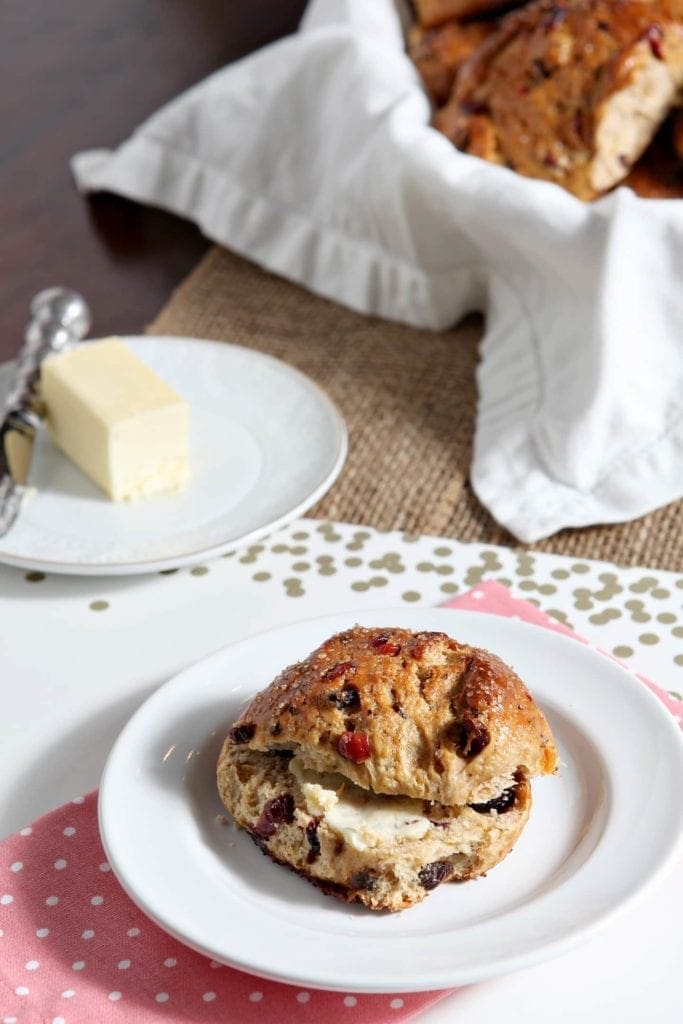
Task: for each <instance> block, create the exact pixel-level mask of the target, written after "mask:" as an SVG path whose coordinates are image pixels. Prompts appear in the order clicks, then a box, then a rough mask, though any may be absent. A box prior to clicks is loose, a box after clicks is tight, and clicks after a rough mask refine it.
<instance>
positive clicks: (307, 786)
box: [289, 757, 432, 852]
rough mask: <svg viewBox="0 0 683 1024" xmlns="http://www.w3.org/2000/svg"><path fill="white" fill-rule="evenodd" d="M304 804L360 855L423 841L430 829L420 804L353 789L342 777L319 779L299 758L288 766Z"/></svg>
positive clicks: (327, 776)
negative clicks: (408, 841)
mask: <svg viewBox="0 0 683 1024" xmlns="http://www.w3.org/2000/svg"><path fill="white" fill-rule="evenodd" d="M289 770H290V771H291V772H292V774H293V775H294V777H295V778H296V780H297V782H298V783H299V787H300V789H301V792H302V794H303V797H304V800H305V801H306V810H307V811H308V813H309V814H312V815H314V816H324V818H325V821H326V822H327V824H328V826H329V827H330V828H331V829H332V830H333V831H334V832H336V833H337V835H340V836H342V837H343V838H344V839H345V840H346V842H347V843H348V844H349V846H352V847H353V848H354V849H355V850H359V851H360V852H363V851H364V850H369V849H372V848H374V847H377V846H383V845H385V844H386V843H388V842H392V841H394V840H397V839H422V837H423V836H425V835H426V834H427V833H428V832H429V830H430V829H431V828H432V823H431V822H430V821H429V819H428V818H427V817H425V814H424V811H423V806H422V801H421V800H413V799H410V798H409V797H405V798H404V797H396V796H380V795H377V794H376V793H370V792H368V791H367V790H365V789H361V787H360V786H356V785H354V784H353V783H352V782H349V780H348V779H345V778H344V777H343V776H342V775H336V774H327V775H321V774H319V773H318V772H314V771H311V770H310V769H308V768H306V767H305V766H304V764H303V762H302V760H301V758H298V757H293V758H292V760H291V761H290V762H289Z"/></svg>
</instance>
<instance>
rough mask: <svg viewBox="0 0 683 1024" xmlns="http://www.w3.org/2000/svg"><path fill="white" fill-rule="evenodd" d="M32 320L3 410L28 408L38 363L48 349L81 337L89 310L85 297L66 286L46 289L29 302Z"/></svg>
mask: <svg viewBox="0 0 683 1024" xmlns="http://www.w3.org/2000/svg"><path fill="white" fill-rule="evenodd" d="M31 314H32V317H33V319H32V320H31V322H30V324H29V325H28V327H27V328H26V334H25V336H24V344H23V345H22V347H21V349H20V350H19V353H18V355H17V361H16V368H15V372H14V377H13V378H12V381H11V384H10V387H9V391H8V393H7V396H6V398H5V413H8V412H10V411H12V410H15V409H16V410H22V409H31V408H32V407H33V405H34V404H35V401H36V394H37V383H38V378H39V370H40V364H41V362H42V360H43V359H44V358H45V356H46V355H48V354H49V353H50V352H60V351H61V350H62V349H64V348H66V347H67V346H68V345H70V344H73V343H74V342H76V341H78V340H80V339H81V338H84V337H85V335H86V334H87V333H88V330H89V328H90V322H91V316H90V309H89V307H88V304H87V303H86V301H85V299H84V298H83V297H82V296H81V295H79V294H78V292H74V291H72V290H71V289H69V288H47V289H45V291H42V292H39V293H38V295H36V296H35V298H34V299H33V301H32V302H31Z"/></svg>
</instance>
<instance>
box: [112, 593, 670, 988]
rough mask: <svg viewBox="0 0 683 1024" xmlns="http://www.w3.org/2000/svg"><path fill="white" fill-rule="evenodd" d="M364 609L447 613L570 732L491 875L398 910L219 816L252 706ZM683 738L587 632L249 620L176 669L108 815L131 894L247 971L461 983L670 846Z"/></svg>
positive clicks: (498, 967)
mask: <svg viewBox="0 0 683 1024" xmlns="http://www.w3.org/2000/svg"><path fill="white" fill-rule="evenodd" d="M356 621H360V622H361V623H362V624H364V625H400V626H407V627H409V628H413V629H437V630H444V631H446V632H448V633H450V634H451V635H453V636H456V637H458V639H461V640H465V641H468V642H470V643H473V644H475V645H479V646H484V647H487V648H489V649H491V650H493V651H495V652H496V653H498V654H500V655H501V656H502V657H503V658H504V659H505V660H506V661H508V662H509V663H511V664H512V665H513V666H514V667H515V668H516V669H517V670H518V671H519V672H520V674H521V675H522V677H523V678H524V679H525V680H526V681H527V683H528V685H529V686H530V688H531V690H532V692H533V693H534V694H535V696H536V697H537V699H538V700H539V702H540V704H541V706H542V707H543V709H544V710H545V712H546V714H547V715H548V717H549V720H550V722H551V725H552V728H553V730H554V733H555V736H556V738H557V741H558V743H559V746H560V751H561V758H562V769H561V772H560V774H559V776H557V777H551V778H545V779H542V780H538V781H536V782H535V783H534V809H533V813H532V817H531V821H530V823H529V825H528V827H527V828H526V830H525V831H524V833H523V835H522V837H521V839H520V840H519V842H518V843H517V845H516V847H515V849H514V850H513V852H512V853H511V854H510V856H509V857H508V858H507V859H506V860H505V861H503V863H502V864H500V865H499V866H498V867H496V868H495V870H493V871H491V872H490V873H489V875H488V877H486V878H483V879H478V880H477V881H474V882H470V883H467V884H465V885H443V886H441V887H440V888H439V889H438V890H436V891H435V892H433V893H431V894H430V895H429V896H428V897H427V899H426V900H425V901H424V902H423V903H421V904H420V905H418V906H417V907H414V908H412V909H410V910H407V911H404V912H402V913H400V914H393V915H388V914H373V913H372V912H371V911H368V910H365V909H364V908H362V907H358V908H356V907H348V906H346V905H345V904H344V903H341V902H338V901H337V900H335V899H334V898H333V897H330V896H324V895H323V894H322V893H320V892H319V891H318V890H317V889H315V888H314V887H313V886H311V885H310V884H309V883H307V882H306V881H304V880H302V879H300V878H298V877H297V876H296V875H294V874H293V873H292V872H290V871H288V870H287V869H286V868H283V867H279V866H277V865H275V864H273V863H271V862H270V861H269V860H268V859H267V858H266V857H264V856H263V855H262V854H261V853H260V851H259V850H258V849H257V848H256V847H255V846H254V845H253V843H252V841H251V840H250V839H249V838H248V837H247V836H246V835H244V834H243V833H240V832H238V831H237V830H236V829H235V828H234V827H233V826H232V825H229V826H226V825H225V824H221V822H220V816H221V814H222V812H223V809H222V806H221V804H220V801H219V799H218V797H217V795H216V789H215V779H214V771H215V763H216V758H217V755H218V752H219V749H220V746H221V743H222V741H223V738H224V736H225V733H226V731H227V729H228V727H229V725H230V724H231V722H233V721H234V719H235V718H236V716H237V714H238V713H239V710H240V709H241V707H242V706H243V704H244V702H245V701H247V700H248V699H249V698H250V697H251V696H252V694H253V693H254V692H255V691H256V690H258V689H261V688H262V687H263V686H264V685H265V684H267V683H268V682H269V681H270V680H271V678H273V677H274V676H275V675H276V673H277V672H279V671H280V670H281V669H282V668H283V667H284V666H285V665H287V664H290V663H291V662H293V661H295V660H297V659H300V658H302V657H304V656H306V655H307V654H308V653H309V652H310V651H311V650H313V649H314V648H315V646H316V645H317V644H318V643H320V642H321V641H322V640H323V639H324V638H325V637H327V636H328V635H330V634H331V633H333V632H335V631H337V630H339V629H342V628H346V627H347V626H349V625H351V624H353V623H354V622H356ZM681 777H683V743H681V739H680V737H679V735H678V730H677V727H676V726H675V725H674V723H673V720H672V719H671V717H670V716H669V715H668V713H667V712H666V710H665V709H664V708H663V707H662V706H661V705H660V704H659V702H658V701H657V699H656V698H655V697H654V696H653V695H652V694H651V693H650V692H649V691H648V690H647V688H646V687H645V686H644V685H643V684H642V683H640V682H638V681H637V680H636V679H635V678H633V677H632V676H630V675H629V674H628V673H627V672H626V671H625V670H624V669H622V668H620V667H619V666H618V665H616V664H615V663H613V662H611V661H610V660H609V659H608V658H606V657H603V656H601V655H599V654H597V653H595V652H594V651H593V650H591V649H590V648H588V647H586V646H584V645H582V644H581V643H579V642H578V641H575V640H571V639H568V638H566V637H563V636H561V635H559V634H556V633H553V632H550V631H548V630H544V629H541V628H539V627H535V626H529V625H526V624H525V623H522V622H519V621H517V620H514V619H501V618H498V617H496V616H493V615H483V614H482V615H478V614H476V613H472V612H458V611H449V610H447V609H411V610H406V609H400V610H395V609H394V610H391V611H384V612H363V613H357V614H348V615H335V616H329V617H326V618H324V619H317V620H313V621H309V622H303V623H297V624H295V625H291V626H287V627H285V628H283V629H278V630H275V631H272V632H269V633H265V634H262V635H259V636H255V637H252V638H250V639H248V640H244V641H242V642H240V643H238V644H235V645H233V646H231V647H228V648H225V649H224V650H222V651H219V652H218V653H216V654H214V655H212V656H211V657H210V658H207V659H206V660H204V661H202V662H200V663H199V664H197V665H195V666H194V667H192V668H190V669H188V670H186V671H185V672H183V673H181V674H180V675H179V676H177V677H176V678H175V679H173V680H172V681H171V682H169V683H167V684H166V685H165V686H163V687H162V688H161V689H160V690H159V691H157V693H156V694H154V696H153V697H151V698H150V699H149V700H148V701H147V702H146V703H145V704H144V705H143V706H142V708H141V709H140V710H139V711H138V712H137V713H136V714H135V716H134V717H133V718H132V719H131V721H130V722H129V724H128V725H127V726H126V728H125V729H124V731H123V733H122V734H121V736H120V737H119V739H118V741H117V743H116V744H115V746H114V749H113V751H112V753H111V755H110V758H109V760H108V763H107V766H106V769H105V772H104V776H103V780H102V786H101V791H100V828H101V832H102V837H103V841H104V845H105V848H106V851H107V854H108V857H109V860H110V862H111V864H112V866H113V869H114V871H115V872H116V874H117V876H118V878H119V879H120V881H121V883H122V884H123V886H124V888H125V889H126V890H127V891H128V893H129V894H130V895H131V897H132V898H133V900H134V901H135V902H136V903H137V904H138V905H139V906H140V907H141V908H142V909H143V910H144V911H145V912H146V913H147V914H149V915H150V917H152V918H153V919H154V920H155V921H156V922H157V923H158V924H159V925H161V927H162V928H165V929H166V930H167V931H169V932H170V933H171V934H172V935H175V936H176V937H177V938H179V939H180V940H182V941H183V942H185V943H187V944H188V945H190V946H192V947H194V948H195V949H197V950H199V951H201V952H203V953H205V954H207V955H208V956H211V957H213V958H214V959H215V960H219V961H222V962H224V963H228V964H232V965H234V966H237V967H241V968H243V969H245V970H247V971H249V972H251V973H254V974H257V975H262V976H264V977H269V978H276V979H280V980H283V981H288V982H292V983H296V984H300V985H307V986H312V987H320V988H330V989H343V990H346V991H354V990H355V991H365V992H383V991H390V992H395V991H415V990H429V989H439V988H444V987H448V986H452V985H461V984H466V983H468V982H473V981H478V980H481V979H483V978H486V977H489V976H492V975H495V974H498V973H502V972H506V971H511V970H513V969H516V968H520V967H525V966H529V965H531V964H534V963H536V962H537V961H540V960H542V959H544V958H548V957H551V956H555V955H557V954H559V953H561V952H563V951H565V950H567V949H568V948H570V947H571V946H572V945H573V944H574V943H576V942H577V941H578V940H579V939H582V938H584V937H586V936H587V935H588V934H589V933H590V932H591V931H592V930H593V929H595V928H596V927H597V926H598V925H600V924H601V923H603V922H604V921H605V920H606V919H607V918H608V917H610V916H611V915H613V914H614V913H615V911H617V910H618V909H619V908H622V907H623V906H624V905H625V904H626V903H627V902H628V901H629V900H630V899H631V898H632V897H633V896H634V895H635V894H636V893H638V892H640V891H641V890H642V889H643V888H644V886H645V884H646V883H647V882H648V881H650V880H652V878H653V877H654V876H655V875H657V874H658V873H659V872H660V871H661V870H662V869H663V868H664V866H665V865H667V864H668V862H669V861H670V860H671V859H672V857H673V855H674V853H675V847H676V845H677V843H678V841H679V839H680V837H681V832H682V831H683V805H682V804H681V800H680V781H681Z"/></svg>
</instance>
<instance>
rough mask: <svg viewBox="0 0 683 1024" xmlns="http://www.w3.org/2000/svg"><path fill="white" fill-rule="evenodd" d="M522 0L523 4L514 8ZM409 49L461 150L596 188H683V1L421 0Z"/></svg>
mask: <svg viewBox="0 0 683 1024" xmlns="http://www.w3.org/2000/svg"><path fill="white" fill-rule="evenodd" d="M511 6H513V8H514V9H513V10H510V7H511ZM415 9H416V14H417V23H416V24H415V26H414V27H413V29H412V30H411V33H410V36H409V41H408V50H409V53H410V55H411V57H412V58H413V60H414V62H415V64H416V66H417V68H418V70H419V71H420V73H421V75H422V78H423V81H424V84H425V87H426V89H427V91H428V92H429V94H430V96H431V98H432V100H433V103H434V105H435V108H436V112H435V125H436V127H437V128H438V129H439V130H440V131H442V132H443V133H444V134H445V135H446V136H447V137H448V138H449V139H450V140H451V141H452V142H453V143H454V145H455V146H457V147H458V148H459V149H461V150H462V151H463V152H466V153H470V154H472V155H474V156H478V157H481V158H483V159H485V160H489V161H491V162H493V163H497V164H501V165H503V166H506V167H509V168H511V169H512V170H515V171H517V172H518V173H520V174H524V175H526V176H528V177H532V178H542V179H546V180H548V181H553V182H555V183H557V184H558V185H561V186H563V187H564V188H566V189H567V190H568V191H569V192H571V193H573V194H574V195H576V196H578V197H579V198H580V199H584V200H591V199H595V198H597V197H599V196H601V195H603V194H604V193H605V192H607V191H609V190H610V189H612V188H614V187H615V186H616V185H618V184H621V183H625V184H628V185H630V186H631V187H632V188H633V189H634V190H635V191H636V192H638V194H640V195H644V196H652V197H666V198H677V197H680V196H683V122H682V121H681V119H680V114H679V111H678V106H679V104H680V102H681V91H682V90H683V19H682V17H681V14H682V11H681V9H680V0H533V2H531V3H528V4H525V5H523V6H521V7H520V6H518V5H517V4H512V5H511V4H510V3H509V2H507V3H501V0H415Z"/></svg>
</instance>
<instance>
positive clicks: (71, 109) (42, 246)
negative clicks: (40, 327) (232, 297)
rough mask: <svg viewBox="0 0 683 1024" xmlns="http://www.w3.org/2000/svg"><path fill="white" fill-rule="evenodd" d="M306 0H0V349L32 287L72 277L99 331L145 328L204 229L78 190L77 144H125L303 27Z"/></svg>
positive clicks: (20, 321)
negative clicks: (178, 102) (230, 67)
mask: <svg viewBox="0 0 683 1024" xmlns="http://www.w3.org/2000/svg"><path fill="white" fill-rule="evenodd" d="M305 6H306V0H59V2H58V3H55V2H50V3H45V0H3V3H2V4H1V5H0V67H2V70H3V76H2V81H3V87H2V89H0V125H1V126H2V134H1V139H0V359H6V358H8V357H9V356H11V355H12V354H13V353H14V352H15V351H16V350H17V348H18V346H19V345H20V343H21V341H22V337H23V331H24V326H25V323H26V319H27V311H28V303H29V301H30V298H31V296H32V295H33V294H34V293H35V292H37V291H39V290H40V289H41V288H44V287H47V286H48V285H52V284H63V285H69V286H71V287H73V288H77V289H78V290H79V291H81V292H82V293H83V294H84V295H85V296H86V298H87V299H88V301H89V302H90V303H91V305H92V308H93V312H94V317H95V323H94V327H93V330H94V332H95V333H97V334H107V333H114V332H119V333H130V332H136V331H140V330H142V329H143V328H144V326H145V325H146V324H147V323H149V321H150V320H151V319H152V318H153V317H154V315H155V313H156V312H157V310H158V309H159V308H160V307H161V306H162V305H163V303H164V302H165V301H166V299H167V298H168V297H169V295H170V293H171V291H172V289H173V288H174V287H175V285H176V284H178V282H179V281H180V280H181V279H182V278H183V277H184V276H185V274H186V273H187V272H188V271H189V270H190V269H191V268H192V267H193V266H194V264H195V263H196V262H197V261H198V260H199V258H200V257H201V255H202V253H203V252H204V251H205V249H206V247H207V244H208V243H207V242H206V240H205V239H204V238H202V236H201V235H200V233H199V231H198V230H197V229H196V228H194V227H193V226H191V225H190V224H188V223H186V222H184V221H181V220H180V219H178V218H176V217H173V216H171V215H170V214H166V213H163V212H162V211H159V210H152V209H147V208H144V207H142V206H138V205H137V204H135V203H132V202H128V201H127V200H123V199H119V198H117V197H114V196H106V195H99V196H95V197H93V198H90V199H86V198H84V197H83V196H81V195H79V194H78V192H77V191H76V189H75V187H74V185H73V182H72V179H71V175H70V171H69V158H70V156H71V155H72V154H73V153H75V152H78V151H79V150H82V149H88V148H91V147H97V146H106V147H110V146H116V145H117V144H118V143H120V142H122V141H123V140H124V139H125V138H126V137H127V136H128V135H129V134H130V132H131V131H132V130H133V129H134V128H135V127H136V125H138V124H139V123H140V122H141V121H142V120H143V119H144V118H145V117H147V116H148V115H149V114H151V113H153V111H155V110H156V109H157V108H158V107H159V106H160V105H161V104H162V103H164V102H165V101H167V100H169V99H171V98H172V97H174V96H176V95H177V94H178V93H180V92H181V91H182V90H183V89H186V88H187V87H188V86H189V85H191V84H192V83H194V82H196V81H199V80H200V79H201V78H203V77H204V76H205V75H207V74H209V73H210V72H211V71H214V70H215V69H216V68H219V67H221V66H222V65H224V64H227V63H228V62H230V61H232V60H236V59H237V58H238V57H241V56H243V55H244V54H246V53H248V52H249V51H251V50H254V49H256V48H257V47H259V46H263V45H264V44H265V43H268V42H270V41H271V40H273V39H276V38H278V37H279V36H282V35H285V34H287V33H288V32H292V31H294V30H295V29H296V26H297V24H298V21H299V18H300V16H301V13H302V11H303V9H304V7H305Z"/></svg>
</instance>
